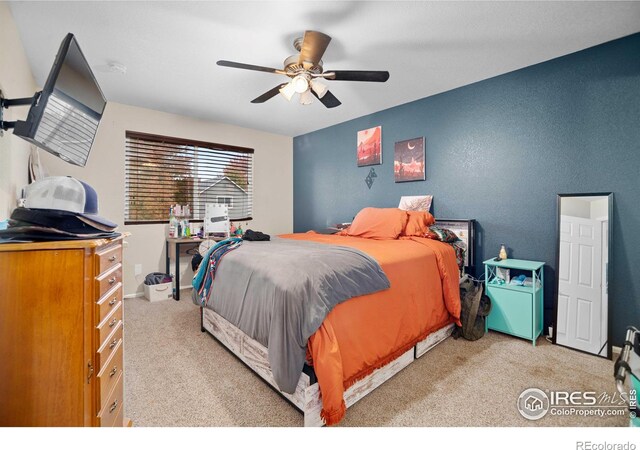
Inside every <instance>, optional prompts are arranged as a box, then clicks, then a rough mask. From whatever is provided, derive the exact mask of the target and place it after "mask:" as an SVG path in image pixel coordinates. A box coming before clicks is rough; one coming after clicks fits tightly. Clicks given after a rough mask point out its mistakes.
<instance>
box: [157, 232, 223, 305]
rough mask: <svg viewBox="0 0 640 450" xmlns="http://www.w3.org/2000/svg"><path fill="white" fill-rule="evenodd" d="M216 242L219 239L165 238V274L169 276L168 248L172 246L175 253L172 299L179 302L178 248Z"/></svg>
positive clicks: (169, 260)
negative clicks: (205, 241)
mask: <svg viewBox="0 0 640 450" xmlns="http://www.w3.org/2000/svg"><path fill="white" fill-rule="evenodd" d="M207 239H210V240H218V239H219V238H199V237H184V238H170V237H169V238H167V239H166V242H165V262H166V273H167V274H168V275H171V272H170V271H169V270H170V266H171V253H170V246H173V250H174V252H175V259H176V265H175V270H176V272H175V282H176V283H175V286H176V287H175V290H174V294H173V298H174V299H175V300H176V301H178V300H180V247H182V246H183V245H194V244H195V245H200V243H201V242H202V241H204V240H207Z"/></svg>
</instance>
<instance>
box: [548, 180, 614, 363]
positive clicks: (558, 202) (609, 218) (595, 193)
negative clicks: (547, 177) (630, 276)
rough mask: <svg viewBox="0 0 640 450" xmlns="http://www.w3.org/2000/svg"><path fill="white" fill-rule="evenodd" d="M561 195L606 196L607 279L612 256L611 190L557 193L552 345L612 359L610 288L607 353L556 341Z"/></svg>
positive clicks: (608, 293)
mask: <svg viewBox="0 0 640 450" xmlns="http://www.w3.org/2000/svg"><path fill="white" fill-rule="evenodd" d="M563 197H608V198H607V201H608V205H607V206H608V211H607V213H608V222H609V223H608V225H609V234H608V236H607V237H608V240H609V245H608V246H607V260H608V261H609V264H608V266H607V280H609V279H611V276H610V275H611V274H610V273H609V268H610V267H611V256H612V250H611V249H612V241H613V192H579V193H574V194H558V195H557V199H556V203H557V212H556V267H555V269H556V273H555V278H556V279H555V283H554V288H555V292H554V293H553V320H552V321H551V323H552V324H553V336H552V337H551V342H552V343H553V344H554V345H559V346H561V347H565V348H570V349H571V350H575V351H578V352H580V353H584V354H587V355H593V356H597V357H598V358H605V359H612V358H613V354H612V343H611V294H610V292H611V291H610V290H607V355H606V356H602V355H595V354H594V353H590V352H585V351H583V350H579V349H577V348H573V347H568V346H566V345H562V344H558V343H557V342H556V334H557V330H558V326H557V323H556V322H557V318H558V293H559V292H560V289H559V284H560V279H559V278H558V270H559V268H560V215H561V214H560V212H561V210H560V204H561V200H562V198H563Z"/></svg>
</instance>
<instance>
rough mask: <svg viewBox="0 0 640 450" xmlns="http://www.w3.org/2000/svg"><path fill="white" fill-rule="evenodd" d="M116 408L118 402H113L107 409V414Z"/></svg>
mask: <svg viewBox="0 0 640 450" xmlns="http://www.w3.org/2000/svg"><path fill="white" fill-rule="evenodd" d="M117 407H118V400H116V401H114V402H113V403H112V404H111V406H110V407H109V412H110V413H112V412H113V411H114V410H115V409H116V408H117Z"/></svg>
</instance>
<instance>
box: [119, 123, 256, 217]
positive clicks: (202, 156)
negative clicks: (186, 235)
mask: <svg viewBox="0 0 640 450" xmlns="http://www.w3.org/2000/svg"><path fill="white" fill-rule="evenodd" d="M176 203H177V204H179V205H189V206H190V208H191V220H194V221H198V220H202V219H203V218H204V208H205V204H207V203H224V204H227V205H229V218H230V219H231V220H249V219H251V215H252V209H253V208H252V207H253V149H249V148H243V147H234V146H230V145H222V144H213V143H208V142H198V141H192V140H187V139H179V138H173V137H164V136H156V135H151V134H143V133H135V132H130V131H127V133H126V152H125V224H126V225H128V224H137V223H165V222H167V221H168V220H169V207H170V206H171V205H175V204H176Z"/></svg>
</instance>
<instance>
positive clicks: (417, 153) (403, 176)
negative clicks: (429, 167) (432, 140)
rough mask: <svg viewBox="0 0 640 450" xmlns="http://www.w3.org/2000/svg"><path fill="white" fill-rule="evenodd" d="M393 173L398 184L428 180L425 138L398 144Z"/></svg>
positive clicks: (395, 149)
mask: <svg viewBox="0 0 640 450" xmlns="http://www.w3.org/2000/svg"><path fill="white" fill-rule="evenodd" d="M393 172H394V176H395V181H396V183H402V182H405V181H423V180H424V179H425V178H426V177H425V174H426V171H425V146H424V137H420V138H414V139H408V140H406V141H400V142H396V144H395V147H394V159H393Z"/></svg>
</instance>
